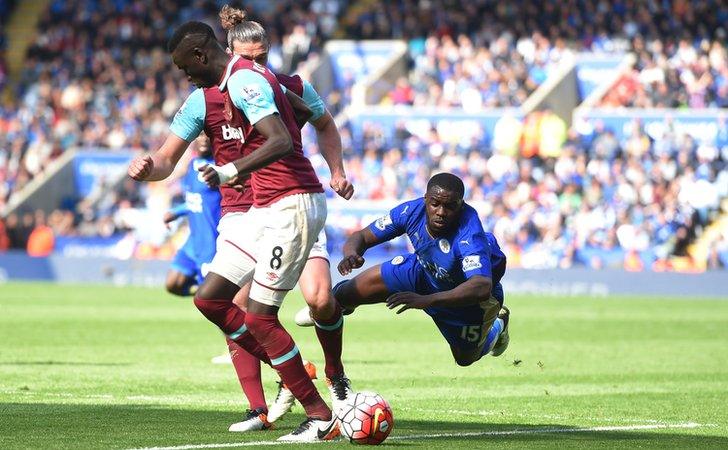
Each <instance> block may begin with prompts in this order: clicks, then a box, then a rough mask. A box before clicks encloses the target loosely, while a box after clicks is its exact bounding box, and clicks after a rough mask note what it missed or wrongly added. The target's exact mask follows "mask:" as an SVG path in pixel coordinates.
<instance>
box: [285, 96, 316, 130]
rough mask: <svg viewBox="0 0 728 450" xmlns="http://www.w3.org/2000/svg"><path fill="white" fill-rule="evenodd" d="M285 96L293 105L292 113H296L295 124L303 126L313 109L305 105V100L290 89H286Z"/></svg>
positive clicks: (311, 114)
mask: <svg viewBox="0 0 728 450" xmlns="http://www.w3.org/2000/svg"><path fill="white" fill-rule="evenodd" d="M286 98H287V99H288V102H289V103H290V104H291V106H292V107H293V113H294V114H295V115H296V124H297V125H298V127H299V128H303V126H304V125H306V122H308V121H309V119H310V118H311V116H313V111H311V109H310V108H309V107H308V106H306V102H305V101H304V100H303V99H302V98H301V97H299V96H298V95H296V93H295V92H293V91H291V90H290V89H286Z"/></svg>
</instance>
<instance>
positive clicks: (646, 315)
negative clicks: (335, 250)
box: [0, 283, 728, 449]
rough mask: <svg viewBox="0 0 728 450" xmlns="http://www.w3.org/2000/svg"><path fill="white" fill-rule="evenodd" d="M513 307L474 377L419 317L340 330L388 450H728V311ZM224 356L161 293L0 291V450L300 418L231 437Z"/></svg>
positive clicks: (122, 442) (176, 434) (212, 436)
mask: <svg viewBox="0 0 728 450" xmlns="http://www.w3.org/2000/svg"><path fill="white" fill-rule="evenodd" d="M506 299H507V304H508V305H509V306H510V308H511V311H512V322H511V346H510V348H509V349H508V351H507V352H506V353H505V354H504V355H503V356H501V357H499V358H492V357H488V358H486V359H484V360H481V361H480V362H478V363H476V364H474V365H472V366H471V367H467V368H461V367H458V366H456V365H455V363H454V362H453V361H452V359H451V356H450V354H449V351H448V348H447V345H446V344H445V341H444V340H443V339H442V338H441V337H440V335H439V334H438V332H437V330H436V328H435V326H434V325H433V324H432V323H431V322H430V320H429V319H428V318H427V317H426V316H425V315H424V313H421V312H419V311H408V312H406V313H404V314H402V315H400V316H395V314H394V313H393V312H391V311H388V310H387V309H386V308H384V307H383V306H371V307H364V308H361V309H360V310H359V311H357V312H356V314H355V315H353V316H350V317H348V318H347V319H346V328H345V332H344V333H345V336H344V338H345V339H344V358H345V364H346V367H347V372H348V375H349V376H350V378H351V379H352V382H353V384H354V388H355V389H358V390H374V391H377V392H379V393H380V394H382V395H383V396H384V397H385V398H386V399H388V400H389V402H390V403H391V405H392V408H393V411H394V417H395V427H394V431H393V432H392V435H391V436H390V439H389V440H387V441H386V442H385V445H389V446H397V447H402V448H415V447H423V448H448V449H449V448H487V447H492V448H499V449H502V448H523V447H528V448H544V447H546V448H552V447H559V448H614V447H625V448H627V447H629V448H635V447H639V448H644V447H649V448H666V447H667V448H695V447H713V448H720V447H722V448H728V301H719V300H691V299H639V298H609V299H600V300H595V299H586V298H568V299H559V298H537V297H532V296H528V297H526V296H515V295H512V296H508V295H507V293H506ZM302 304H303V301H302V299H301V297H300V295H298V294H292V295H290V296H289V298H288V299H287V300H286V305H285V307H284V308H283V310H282V312H281V317H282V318H283V319H284V321H285V323H286V325H287V327H288V329H289V330H291V331H292V333H293V334H294V338H295V339H296V341H297V343H298V345H299V347H300V348H301V351H302V353H303V356H304V358H307V359H309V360H311V361H314V362H315V363H317V365H318V367H319V370H320V372H321V373H322V372H323V361H322V354H321V350H320V347H319V346H318V342H317V340H316V338H315V335H314V333H313V331H312V330H311V329H303V328H296V327H295V325H293V324H292V317H293V314H294V313H295V311H296V310H297V309H298V308H299V307H301V306H302ZM224 350H225V345H224V341H223V338H222V336H221V335H220V334H219V332H217V331H216V329H215V328H214V327H213V326H212V325H211V324H210V323H208V322H207V321H206V320H205V319H204V318H203V317H202V316H201V315H200V314H199V313H198V312H197V311H196V310H195V308H194V306H193V305H192V303H191V301H190V300H189V299H184V300H180V299H177V298H173V297H171V296H169V295H167V294H165V293H163V292H162V290H161V289H143V288H129V287H128V288H110V287H98V286H57V285H51V284H35V283H34V284H19V283H10V284H3V285H0V448H2V449H10V448H39V449H40V448H43V449H46V448H72V449H77V448H115V449H129V448H146V447H178V446H179V447H181V446H190V447H182V448H235V447H246V446H252V447H257V446H260V445H263V444H262V443H263V442H265V443H272V442H274V441H275V439H276V438H277V437H278V436H280V435H282V434H284V433H285V432H288V431H290V430H291V429H292V428H293V427H295V426H296V425H297V424H298V423H299V422H300V421H301V420H302V419H303V415H302V410H301V408H300V407H296V408H295V409H294V410H293V412H292V413H290V414H289V415H287V416H286V417H285V418H284V419H283V420H282V421H281V422H280V423H278V424H277V429H276V430H274V431H269V432H254V433H251V434H238V433H229V432H228V431H227V427H228V425H229V424H230V423H232V422H234V421H238V420H239V418H240V412H241V411H242V410H243V409H244V408H245V406H246V403H245V402H244V400H243V397H242V394H241V392H240V388H239V385H238V382H237V379H236V378H235V377H234V374H233V369H232V366H229V365H213V364H211V363H210V358H211V357H213V356H215V355H219V354H221V353H223V351H224ZM263 376H264V380H265V383H266V391H267V393H268V396H269V400H271V399H272V397H273V395H274V388H275V384H274V381H275V378H274V374H273V372H272V371H271V370H270V369H268V368H264V372H263ZM317 385H318V386H319V389H320V390H321V392H322V393H324V394H326V390H325V389H326V388H325V387H324V385H323V383H322V382H321V380H319V381H318V382H317ZM326 395H328V394H326ZM325 398H328V397H327V396H326V397H325ZM230 443H237V445H230ZM225 444H229V445H225ZM322 445H324V446H325V447H326V448H329V447H340V446H346V447H348V446H349V445H350V444H348V443H347V442H338V443H333V444H332V443H329V444H322ZM195 446H197V447H195ZM282 447H285V446H282Z"/></svg>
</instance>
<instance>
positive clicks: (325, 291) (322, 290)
mask: <svg viewBox="0 0 728 450" xmlns="http://www.w3.org/2000/svg"><path fill="white" fill-rule="evenodd" d="M312 253H313V251H312ZM298 286H299V287H300V288H301V293H302V294H303V298H304V299H305V300H306V303H307V304H308V305H309V306H311V307H323V306H325V305H326V304H328V303H329V302H332V300H333V298H332V297H331V272H330V268H329V262H328V260H326V259H322V258H318V257H317V258H309V259H308V261H306V265H305V266H304V268H303V272H301V277H300V278H299V279H298Z"/></svg>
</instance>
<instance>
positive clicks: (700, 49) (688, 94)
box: [345, 0, 728, 110]
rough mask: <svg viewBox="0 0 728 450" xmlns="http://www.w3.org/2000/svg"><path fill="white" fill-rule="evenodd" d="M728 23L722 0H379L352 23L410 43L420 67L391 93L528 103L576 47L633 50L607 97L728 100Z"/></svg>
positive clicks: (366, 34) (393, 96)
mask: <svg viewBox="0 0 728 450" xmlns="http://www.w3.org/2000/svg"><path fill="white" fill-rule="evenodd" d="M727 23H728V4H726V3H725V2H721V1H718V0H703V1H688V0H682V1H680V0H678V1H659V2H658V1H648V2H641V1H634V0H633V1H614V2H605V1H600V0H571V1H564V2H543V1H536V0H526V1H520V2H499V1H496V0H480V1H465V0H448V1H445V0H428V1H420V0H396V1H381V0H380V1H374V2H368V3H367V6H366V8H365V9H364V11H362V12H361V13H360V14H358V15H357V16H356V17H355V18H354V19H351V20H349V22H348V23H346V24H345V28H346V30H347V31H348V33H349V35H350V36H352V37H355V38H364V39H369V38H380V39H381V38H383V37H391V38H401V39H406V40H407V41H408V42H409V46H410V56H411V71H410V73H409V76H408V77H404V78H402V79H400V80H398V81H397V83H396V86H395V87H394V89H393V90H392V91H391V92H390V94H389V96H388V97H387V98H386V99H385V102H391V103H395V104H410V105H412V104H414V105H418V106H419V105H436V106H456V107H463V108H465V109H466V110H479V109H482V108H484V107H493V106H520V105H521V104H522V103H523V101H524V100H525V98H526V97H527V96H528V95H529V94H530V93H531V92H532V91H533V90H534V89H535V88H536V87H538V86H539V85H540V84H541V83H542V82H543V81H544V80H545V79H546V78H547V77H548V75H549V73H550V72H551V71H553V69H554V68H555V67H556V65H557V64H558V63H559V62H560V61H562V59H563V58H564V57H565V56H568V54H569V53H571V52H578V51H589V52H626V51H631V52H634V53H635V54H636V55H637V57H638V62H637V65H636V67H635V70H634V72H633V73H632V74H630V75H628V76H625V77H624V79H623V80H621V82H620V84H619V86H618V89H616V90H615V91H613V92H612V93H611V94H610V95H608V96H607V98H606V99H605V101H604V105H605V106H637V107H653V106H665V107H679V106H687V107H691V108H705V107H725V106H726V105H727V104H728V64H726V51H725V41H726V37H727V34H726V32H728V30H727V29H726V24H727ZM567 43H568V44H567Z"/></svg>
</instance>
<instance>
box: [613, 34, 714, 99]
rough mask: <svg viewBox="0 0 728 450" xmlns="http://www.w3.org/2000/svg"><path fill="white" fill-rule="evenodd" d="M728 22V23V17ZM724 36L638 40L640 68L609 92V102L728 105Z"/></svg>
mask: <svg viewBox="0 0 728 450" xmlns="http://www.w3.org/2000/svg"><path fill="white" fill-rule="evenodd" d="M727 23H728V22H727ZM725 42H726V41H725V37H723V39H722V40H714V41H710V40H708V39H704V40H701V41H698V42H696V43H693V42H691V41H689V40H688V39H681V40H679V41H677V42H669V41H668V42H663V41H661V40H653V41H644V40H643V39H641V38H635V39H634V45H633V51H634V52H635V55H636V56H637V63H636V64H635V66H634V68H633V69H632V70H631V71H630V72H628V73H626V74H623V75H622V76H621V77H620V79H619V81H618V82H617V84H616V85H615V86H614V88H613V89H611V90H610V92H609V93H607V95H606V96H605V97H604V99H603V100H602V102H601V104H602V106H607V107H620V106H626V107H638V108H726V107H728V53H726V45H725Z"/></svg>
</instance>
